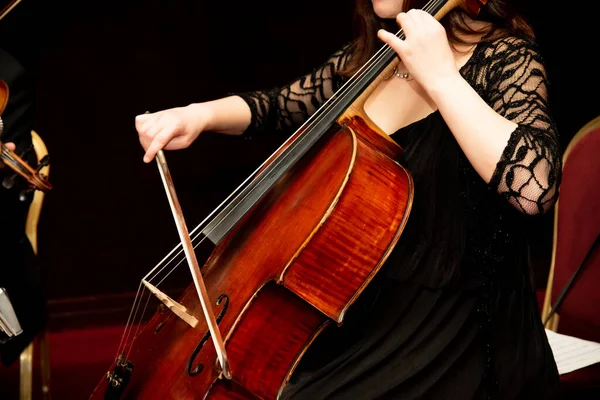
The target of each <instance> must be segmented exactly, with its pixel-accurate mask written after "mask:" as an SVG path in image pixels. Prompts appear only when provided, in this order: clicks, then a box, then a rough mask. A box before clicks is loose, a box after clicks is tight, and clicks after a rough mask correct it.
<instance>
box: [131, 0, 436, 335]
mask: <svg viewBox="0 0 600 400" xmlns="http://www.w3.org/2000/svg"><path fill="white" fill-rule="evenodd" d="M445 2H447V0H431V1H430V2H428V3H427V4H426V5H425V6H424V7H423V10H424V11H427V12H429V13H431V11H432V10H434V9H435V7H436V6H438V5H441V4H443V3H445ZM395 35H396V37H399V38H401V39H403V38H404V32H403V30H402V29H400V30H399V31H398V32H397V33H396V34H395ZM390 53H393V49H392V48H391V47H390V46H389V45H387V44H384V45H383V46H382V47H381V48H380V49H379V50H378V51H377V52H376V53H375V54H374V55H373V56H372V57H371V58H370V59H369V60H368V61H367V62H366V63H365V64H363V65H362V66H361V67H360V68H359V69H358V70H357V72H356V73H355V74H354V75H353V76H352V77H351V78H350V79H349V80H348V81H346V83H344V84H343V85H342V86H341V87H340V89H338V90H337V91H336V92H335V93H334V94H333V95H332V96H331V97H330V98H329V99H328V100H327V101H325V103H324V104H323V105H322V106H321V107H320V108H319V109H318V110H317V111H316V112H315V113H314V114H313V115H312V116H310V117H309V118H308V119H307V120H306V121H305V122H304V123H303V124H302V125H301V126H300V127H299V128H298V129H297V130H296V132H297V131H299V130H300V129H302V128H304V127H305V128H306V132H305V133H304V134H302V135H301V136H300V137H297V138H294V137H293V135H292V137H290V138H289V139H288V140H286V141H285V142H284V143H283V144H282V145H281V146H280V147H279V148H278V149H277V150H276V151H275V152H273V154H276V153H277V152H279V151H280V150H281V149H283V148H284V147H286V146H287V148H289V149H290V151H291V150H293V149H295V148H296V147H298V146H300V145H301V144H302V142H303V140H306V138H307V137H308V136H309V135H310V133H311V131H314V127H315V126H316V125H318V124H319V122H320V121H322V120H323V119H324V118H325V117H326V116H329V115H330V114H331V113H332V112H333V111H332V109H333V108H334V106H335V105H337V102H339V101H341V100H342V99H343V98H344V96H346V95H347V94H348V92H350V91H351V90H352V89H354V88H355V87H357V86H358V85H359V84H360V79H361V76H360V75H361V74H362V73H363V72H364V71H365V70H366V69H369V68H371V67H372V66H373V65H374V64H376V63H377V62H380V61H381V60H382V59H383V58H385V57H387V56H388V55H389V54H390ZM356 77H358V78H356ZM288 142H289V143H288ZM282 160H283V157H278V158H275V159H274V160H273V162H272V164H274V165H269V167H268V168H277V166H278V165H279V164H280V163H281V162H282ZM268 161H269V159H267V160H265V161H264V162H263V163H262V164H261V165H260V166H259V167H258V168H257V169H256V170H255V171H254V172H253V173H252V174H250V176H249V177H248V178H246V179H245V180H244V181H243V182H242V183H241V184H240V185H239V186H238V187H237V188H236V189H235V190H234V191H233V192H232V193H231V194H230V195H229V196H228V197H227V198H226V199H225V200H223V201H222V202H221V203H220V204H219V205H218V206H217V208H215V209H214V210H213V211H212V212H211V213H210V214H209V215H208V216H207V217H206V218H205V219H204V220H203V221H202V222H200V223H199V224H198V225H197V226H196V227H195V228H194V229H193V230H192V231H191V232H190V236H191V241H192V243H193V248H196V247H197V246H199V245H200V244H202V243H203V242H204V240H205V239H206V238H207V237H208V235H209V234H210V233H211V232H213V230H214V229H215V228H216V227H217V226H219V225H220V224H221V222H222V221H223V220H225V218H227V217H228V216H229V215H230V214H231V213H232V212H233V211H234V210H235V208H233V209H232V210H230V211H229V212H228V213H227V214H225V215H224V216H223V217H222V218H221V220H220V221H218V222H216V223H215V224H214V227H213V228H212V229H211V230H210V231H209V232H208V234H204V237H202V238H201V239H200V240H199V241H197V239H198V237H200V235H202V234H203V232H202V229H201V227H203V226H205V225H207V224H208V222H209V220H210V219H211V218H212V217H213V215H214V214H216V213H217V212H218V211H219V210H220V209H222V208H224V207H225V206H226V205H227V204H229V200H230V199H231V198H232V197H234V196H235V195H236V193H238V192H239V191H241V190H242V188H243V187H245V185H246V184H247V183H248V182H249V181H250V180H251V179H253V178H254V177H256V176H257V175H258V172H259V171H260V170H261V169H262V168H263V167H264V166H265V165H266V163H267V162H268ZM265 175H266V174H264V173H263V174H262V175H259V176H258V179H259V182H261V181H262V180H264V179H265V178H264V176H265ZM249 194H250V193H247V194H246V195H245V196H243V197H242V198H241V200H242V201H243V200H244V199H245V198H246V197H247V196H249ZM211 222H212V221H211ZM198 231H200V232H198ZM192 235H193V236H192ZM194 242H197V243H194ZM178 248H180V249H179V251H178V252H177V253H176V254H175V255H173V256H172V257H171V259H170V260H168V261H166V259H167V258H168V257H169V256H170V255H172V254H173V253H174V252H175V251H177V249H178ZM182 253H183V246H182V245H181V243H179V244H178V245H177V246H175V247H174V248H173V249H172V250H171V252H169V254H167V256H165V258H163V260H161V261H160V262H159V263H158V264H157V265H156V266H155V267H154V268H153V269H152V270H151V271H150V272H149V273H148V274H147V275H146V276H145V278H148V281H151V280H154V279H156V277H157V276H158V274H160V273H161V272H162V271H164V270H165V269H166V268H167V267H168V266H169V265H170V264H172V263H174V262H175V261H176V258H177V257H179V256H180V255H182ZM184 260H185V257H181V258H180V260H179V261H178V262H177V264H176V265H175V266H173V267H172V268H171V270H170V271H168V272H167V273H166V274H165V277H164V278H162V279H161V280H160V283H162V282H163V281H164V280H165V279H166V278H167V277H168V276H169V275H170V274H171V273H172V272H173V271H174V270H175V269H176V268H178V267H179V265H181V263H182V262H183V261H184ZM165 261H166V262H165ZM163 263H164V265H163V266H162V267H161V264H163ZM153 273H155V274H154V275H153V276H152V277H150V275H151V274H153ZM160 283H159V284H160ZM140 286H141V284H140ZM156 286H157V287H158V284H157V285H156ZM138 292H139V289H138ZM136 297H137V294H136ZM134 307H135V306H134ZM146 307H147V304H146ZM138 308H139V303H138ZM145 309H146V308H144V310H145ZM132 311H133V310H132ZM136 314H137V310H136ZM138 329H139V325H138ZM125 330H130V327H128V326H127V325H126V327H125Z"/></svg>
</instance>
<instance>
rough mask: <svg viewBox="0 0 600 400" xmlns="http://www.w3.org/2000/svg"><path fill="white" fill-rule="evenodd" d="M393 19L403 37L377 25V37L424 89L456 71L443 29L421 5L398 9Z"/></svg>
mask: <svg viewBox="0 0 600 400" xmlns="http://www.w3.org/2000/svg"><path fill="white" fill-rule="evenodd" d="M396 21H397V22H398V25H399V26H400V28H402V30H403V31H404V35H405V39H400V38H398V37H396V35H394V34H392V33H390V32H388V31H386V30H383V29H380V30H379V32H378V34H377V35H378V37H379V39H381V40H382V41H383V42H385V43H386V44H388V45H389V46H390V47H391V48H392V49H394V50H395V51H396V53H397V54H398V57H400V59H401V60H402V62H403V63H404V65H405V67H406V68H407V69H408V72H409V74H410V75H411V76H412V77H413V78H414V79H415V80H416V81H417V82H418V83H420V84H421V86H423V88H424V89H425V90H427V91H429V90H432V89H434V88H436V87H438V86H440V84H443V82H444V81H445V80H446V79H448V78H454V77H456V76H457V74H459V71H458V68H457V66H456V61H455V59H454V55H453V53H452V50H451V48H450V45H449V43H448V37H447V36H446V30H445V29H444V27H443V26H442V24H440V23H439V21H438V20H436V19H435V18H434V17H433V16H432V15H431V14H429V13H427V12H426V11H423V10H420V9H411V10H409V11H408V12H406V13H400V14H398V16H397V17H396Z"/></svg>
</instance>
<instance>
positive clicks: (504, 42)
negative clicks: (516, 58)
mask: <svg viewBox="0 0 600 400" xmlns="http://www.w3.org/2000/svg"><path fill="white" fill-rule="evenodd" d="M479 47H480V52H481V54H482V56H483V58H487V59H501V58H505V57H507V56H510V55H517V54H532V55H540V49H539V46H538V43H537V41H536V40H535V39H533V38H530V37H527V36H524V35H521V36H519V35H507V36H502V37H500V38H495V39H493V40H484V41H482V42H481V43H480V44H479Z"/></svg>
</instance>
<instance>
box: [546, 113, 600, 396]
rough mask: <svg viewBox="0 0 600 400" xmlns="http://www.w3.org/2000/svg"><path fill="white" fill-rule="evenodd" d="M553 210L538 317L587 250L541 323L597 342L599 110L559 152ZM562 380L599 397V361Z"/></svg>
mask: <svg viewBox="0 0 600 400" xmlns="http://www.w3.org/2000/svg"><path fill="white" fill-rule="evenodd" d="M554 212H555V213H554V239H553V248H552V261H551V265H550V272H549V275H548V284H547V287H546V294H545V298H544V305H543V307H542V318H543V320H544V321H545V320H546V317H547V316H548V314H549V313H550V310H551V308H552V306H553V305H554V303H555V302H556V300H557V298H558V297H559V295H560V293H561V291H562V290H563V288H564V287H565V285H566V284H567V282H568V281H569V280H570V279H571V277H572V276H573V274H574V273H575V271H576V270H577V268H578V267H579V266H580V265H581V264H582V261H584V259H585V258H586V255H587V259H586V262H585V264H583V266H582V268H581V270H580V271H579V273H578V274H577V277H576V279H575V280H574V282H573V284H572V285H571V286H570V289H569V291H568V293H567V294H566V296H565V297H564V300H563V301H562V303H561V305H560V308H559V309H558V310H557V313H556V314H553V316H552V317H551V318H550V320H549V321H548V322H547V323H546V328H548V329H550V330H552V331H555V332H558V333H562V334H565V335H569V336H574V337H578V338H580V339H584V340H591V341H594V342H600V245H597V246H595V247H594V246H593V245H594V242H595V241H596V239H597V237H598V234H599V233H600V116H598V117H596V118H595V119H593V120H591V121H590V122H589V123H587V124H586V125H585V126H583V127H582V128H581V129H580V130H579V131H578V132H577V134H576V135H575V136H574V137H573V139H572V140H571V142H570V143H569V145H568V147H567V149H566V151H565V154H564V155H563V178H562V182H561V186H560V195H559V200H558V202H557V204H556V206H555V211H554ZM559 321H560V324H559ZM561 383H562V386H563V388H564V389H565V392H566V393H569V395H573V398H582V397H580V395H583V394H586V395H587V394H589V395H592V396H598V397H596V398H597V399H600V395H599V393H600V364H595V365H591V366H589V367H586V368H583V369H580V370H577V371H573V372H571V373H568V374H564V375H561ZM592 393H593V394H592ZM575 396H577V397H575Z"/></svg>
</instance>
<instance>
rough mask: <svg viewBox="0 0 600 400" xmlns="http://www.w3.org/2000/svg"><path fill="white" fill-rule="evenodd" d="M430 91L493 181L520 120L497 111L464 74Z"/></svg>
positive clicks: (480, 168) (477, 166)
mask: <svg viewBox="0 0 600 400" xmlns="http://www.w3.org/2000/svg"><path fill="white" fill-rule="evenodd" d="M427 91H428V93H429V95H430V96H431V98H432V99H433V101H434V102H435V103H436V105H437V107H438V109H439V111H440V113H441V114H442V117H443V118H444V120H445V121H446V123H447V124H448V127H449V128H450V130H451V131H452V133H453V134H454V136H455V138H456V141H457V142H458V144H459V145H460V147H461V148H462V150H463V152H464V153H465V155H466V156H467V158H468V159H469V161H470V162H471V164H472V165H473V167H474V168H475V170H476V171H477V172H478V173H479V175H480V176H481V177H482V178H483V179H484V180H485V181H486V182H489V181H490V180H491V178H492V175H493V173H494V171H495V169H496V165H497V163H498V161H499V160H500V157H501V156H502V152H503V151H504V149H505V148H506V145H507V143H508V140H509V138H510V136H511V133H512V132H513V131H514V130H515V129H516V128H517V124H516V123H514V122H512V121H509V120H508V119H506V118H504V117H503V116H501V115H500V114H498V113H497V112H495V111H494V110H493V109H492V108H491V107H490V106H489V105H488V104H487V103H486V102H485V101H483V99H482V98H481V97H480V96H479V95H478V94H477V92H476V91H475V90H474V89H473V88H472V87H471V86H470V85H469V84H468V83H467V81H465V80H464V79H463V78H462V77H461V76H460V75H457V76H456V77H452V78H448V79H446V80H444V81H442V82H437V83H436V86H435V87H432V88H428V90H427Z"/></svg>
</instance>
